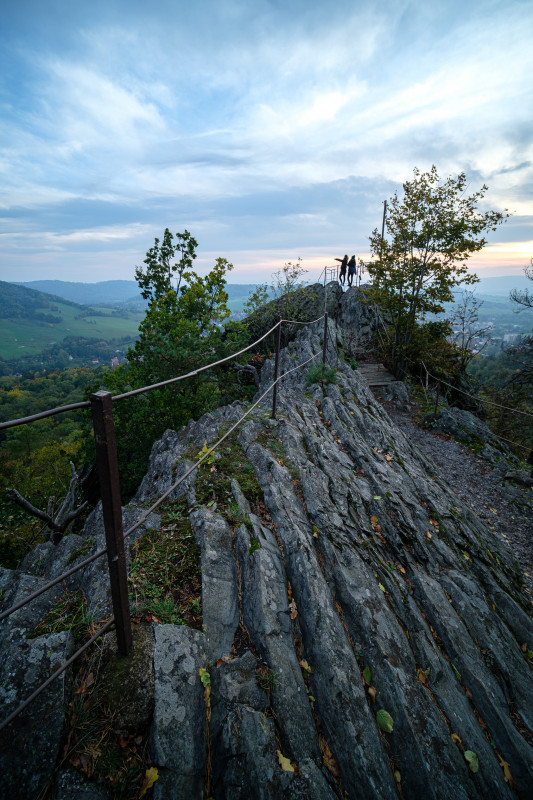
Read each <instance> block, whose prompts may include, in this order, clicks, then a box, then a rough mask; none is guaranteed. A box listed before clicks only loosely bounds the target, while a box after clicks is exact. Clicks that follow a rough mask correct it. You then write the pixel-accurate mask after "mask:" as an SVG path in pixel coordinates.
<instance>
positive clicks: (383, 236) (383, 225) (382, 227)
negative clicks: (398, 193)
mask: <svg viewBox="0 0 533 800" xmlns="http://www.w3.org/2000/svg"><path fill="white" fill-rule="evenodd" d="M386 216H387V201H386V200H384V201H383V222H382V223H381V238H382V239H384V238H385V218H386Z"/></svg>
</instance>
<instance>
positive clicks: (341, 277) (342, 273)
mask: <svg viewBox="0 0 533 800" xmlns="http://www.w3.org/2000/svg"><path fill="white" fill-rule="evenodd" d="M335 261H340V262H341V271H340V272H339V283H341V284H342V285H343V286H344V282H345V280H346V267H347V265H348V256H347V255H345V256H344V258H336V259H335Z"/></svg>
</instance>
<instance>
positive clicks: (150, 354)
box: [93, 228, 251, 496]
mask: <svg viewBox="0 0 533 800" xmlns="http://www.w3.org/2000/svg"><path fill="white" fill-rule="evenodd" d="M197 245H198V243H197V242H196V240H195V239H194V238H193V237H192V236H191V234H190V233H189V232H188V231H185V232H184V233H177V234H175V235H173V234H172V233H171V232H170V230H169V229H168V228H167V229H166V230H165V233H164V235H163V239H162V241H161V242H160V240H159V239H155V242H154V245H153V247H151V248H150V249H149V250H148V252H147V254H146V258H145V259H144V262H143V263H144V266H141V267H137V269H136V271H135V277H136V279H137V282H138V284H139V286H140V288H141V294H142V296H143V297H144V299H145V300H148V309H147V311H146V316H145V318H144V320H143V321H142V323H141V325H140V328H139V331H140V336H139V338H138V340H137V341H136V342H135V344H134V346H133V347H132V348H130V349H129V351H128V353H127V358H128V364H127V365H125V366H121V367H118V368H115V369H114V370H113V372H111V373H109V374H108V375H107V376H106V380H105V382H106V386H107V388H108V389H109V390H110V391H112V392H113V393H114V394H117V393H122V392H125V391H127V390H128V389H136V388H141V387H143V386H149V385H152V384H156V383H161V382H163V381H166V380H168V379H170V378H174V377H177V376H179V375H183V374H185V373H187V372H192V371H194V370H196V369H197V368H198V367H202V366H204V365H206V364H209V363H212V362H214V361H217V360H218V359H220V358H224V357H225V356H228V355H230V354H231V353H233V352H235V351H237V350H239V349H241V348H242V347H243V346H245V344H246V343H247V335H246V331H245V329H244V327H243V326H241V325H239V324H236V323H232V322H230V321H229V316H230V311H229V309H228V307H227V300H228V295H227V293H226V290H225V285H226V278H225V276H226V273H227V272H228V271H229V270H231V269H232V265H231V264H229V263H228V262H227V261H226V259H224V258H217V260H216V262H215V265H214V267H213V268H212V270H211V271H210V272H209V274H208V275H206V276H205V277H200V276H199V275H197V274H196V272H194V270H193V269H192V266H193V261H194V259H195V258H196V247H197ZM250 383H251V382H250ZM93 388H94V387H93ZM247 393H248V394H250V391H248V390H247V389H245V388H244V387H242V386H241V384H240V383H239V378H238V376H237V372H236V370H233V369H231V368H228V366H227V365H226V366H225V368H218V369H216V368H215V369H210V370H206V371H205V372H202V373H201V374H200V375H196V376H193V377H191V378H188V379H186V380H184V381H179V382H177V383H175V384H172V385H170V386H166V387H161V388H158V389H153V390H151V391H149V392H146V393H143V394H139V395H137V396H135V397H133V398H131V399H127V400H124V401H121V402H118V403H116V404H115V405H114V414H115V427H116V430H117V443H118V450H119V466H120V467H121V483H122V486H123V492H124V494H125V496H127V495H130V494H131V493H132V492H133V491H134V490H135V489H136V488H137V485H138V483H139V481H140V479H141V478H142V476H143V474H144V469H145V467H146V462H147V459H148V455H149V452H150V449H151V447H152V444H153V443H154V441H155V440H156V439H157V438H159V437H160V436H161V435H162V434H163V432H164V431H165V429H166V428H174V429H175V430H177V429H179V428H180V427H182V426H183V425H184V424H186V423H187V422H188V421H189V419H191V418H198V417H199V416H200V415H201V414H203V413H205V412H206V411H208V410H210V409H212V408H216V407H217V406H218V405H220V404H221V403H227V402H230V401H231V400H233V399H235V397H236V396H247Z"/></svg>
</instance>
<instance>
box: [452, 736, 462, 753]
mask: <svg viewBox="0 0 533 800" xmlns="http://www.w3.org/2000/svg"><path fill="white" fill-rule="evenodd" d="M452 739H453V741H454V742H455V744H456V745H457V747H458V748H459V749H462V747H463V743H462V741H461V739H460V737H459V736H458V735H457V734H456V733H452Z"/></svg>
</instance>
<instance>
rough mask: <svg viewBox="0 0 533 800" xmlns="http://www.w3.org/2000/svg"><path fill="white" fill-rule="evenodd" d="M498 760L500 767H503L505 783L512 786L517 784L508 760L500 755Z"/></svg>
mask: <svg viewBox="0 0 533 800" xmlns="http://www.w3.org/2000/svg"><path fill="white" fill-rule="evenodd" d="M498 761H499V762H500V767H502V768H503V777H504V780H505V783H508V784H509V785H510V786H511V788H512V787H513V785H515V782H514V778H513V773H512V772H511V766H510V764H509V763H508V762H507V761H504V760H503V758H502V757H501V756H500V755H498Z"/></svg>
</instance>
